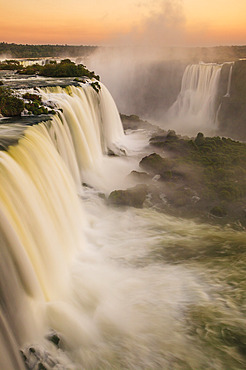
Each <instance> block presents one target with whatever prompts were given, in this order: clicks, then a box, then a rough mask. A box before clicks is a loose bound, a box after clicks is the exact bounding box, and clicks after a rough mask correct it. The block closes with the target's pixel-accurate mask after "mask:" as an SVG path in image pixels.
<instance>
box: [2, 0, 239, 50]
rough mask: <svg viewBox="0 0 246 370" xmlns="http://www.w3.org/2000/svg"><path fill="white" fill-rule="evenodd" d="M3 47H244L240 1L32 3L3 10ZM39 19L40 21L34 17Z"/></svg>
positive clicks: (6, 6) (26, 0)
mask: <svg viewBox="0 0 246 370" xmlns="http://www.w3.org/2000/svg"><path fill="white" fill-rule="evenodd" d="M1 10H2V22H1V25H0V32H1V35H2V39H3V40H4V42H6V43H16V44H30V45H66V44H67V45H73V46H79V45H88V46H89V45H90V46H113V47H114V46H129V45H130V46H143V45H151V46H162V47H215V46H232V45H245V44H246V27H245V20H244V18H245V17H244V15H245V14H246V2H245V1H244V0H235V1H234V2H233V3H232V2H231V1H230V0H223V1H222V0H214V1H212V0H209V1H205V0H200V1H199V4H198V3H197V1H195V0H152V1H147V0H141V1H140V0H126V1H125V2H124V3H121V2H120V1H119V0H114V1H113V0H103V1H101V2H100V3H98V2H96V0H92V1H91V2H90V3H87V2H86V1H83V0H82V1H78V0H71V1H70V2H69V4H68V3H66V2H65V0H54V1H53V2H52V3H50V2H48V1H47V0H44V2H43V4H42V7H40V9H38V13H37V8H36V7H35V6H33V3H31V1H30V0H23V1H22V2H21V3H20V2H19V1H17V0H10V1H9V2H8V3H5V4H3V6H2V9H1ZM37 15H38V17H37Z"/></svg>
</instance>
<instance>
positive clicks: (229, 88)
mask: <svg viewBox="0 0 246 370" xmlns="http://www.w3.org/2000/svg"><path fill="white" fill-rule="evenodd" d="M233 64H234V63H232V64H231V66H230V70H229V75H228V84H227V91H226V94H225V98H230V96H231V94H230V93H231V79H232V69H233Z"/></svg>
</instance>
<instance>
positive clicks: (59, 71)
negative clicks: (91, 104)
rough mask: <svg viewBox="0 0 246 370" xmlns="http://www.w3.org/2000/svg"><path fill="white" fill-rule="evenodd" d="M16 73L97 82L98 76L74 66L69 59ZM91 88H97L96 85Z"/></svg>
mask: <svg viewBox="0 0 246 370" xmlns="http://www.w3.org/2000/svg"><path fill="white" fill-rule="evenodd" d="M18 73H19V74H25V75H33V74H37V75H40V76H44V77H88V78H95V79H97V80H99V76H97V75H95V73H94V72H91V71H89V70H88V69H87V68H86V67H85V66H84V65H83V64H78V65H76V64H75V63H74V62H71V60H70V59H64V60H62V61H61V62H60V63H56V62H53V63H48V64H45V65H44V66H41V65H39V64H34V65H32V66H28V67H26V68H22V69H20V70H18ZM93 88H98V86H97V85H96V83H95V87H93Z"/></svg>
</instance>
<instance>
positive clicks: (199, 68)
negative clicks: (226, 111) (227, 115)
mask: <svg viewBox="0 0 246 370" xmlns="http://www.w3.org/2000/svg"><path fill="white" fill-rule="evenodd" d="M221 68H222V65H219V64H204V63H200V64H192V65H189V66H187V67H186V69H185V72H184V75H183V79H182V84H181V90H180V93H179V95H178V97H177V100H176V101H175V102H174V104H173V105H172V106H171V108H170V109H169V111H168V119H169V120H170V121H171V122H173V123H174V126H177V127H178V129H180V130H181V131H185V132H186V133H190V132H194V131H199V130H201V129H205V131H206V130H207V129H208V130H209V129H211V128H213V124H214V122H215V118H216V104H215V100H216V96H217V90H218V84H219V78H220V72H221Z"/></svg>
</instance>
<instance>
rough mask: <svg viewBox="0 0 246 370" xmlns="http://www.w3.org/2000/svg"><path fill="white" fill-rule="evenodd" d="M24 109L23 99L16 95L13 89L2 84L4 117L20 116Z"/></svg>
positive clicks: (0, 95) (0, 94)
mask: <svg viewBox="0 0 246 370" xmlns="http://www.w3.org/2000/svg"><path fill="white" fill-rule="evenodd" d="M23 109H24V102H23V100H21V99H19V98H17V97H16V96H14V94H13V92H12V91H11V90H9V89H7V88H6V87H3V86H0V114H2V115H3V116H4V117H13V116H20V115H21V112H22V111H23Z"/></svg>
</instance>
